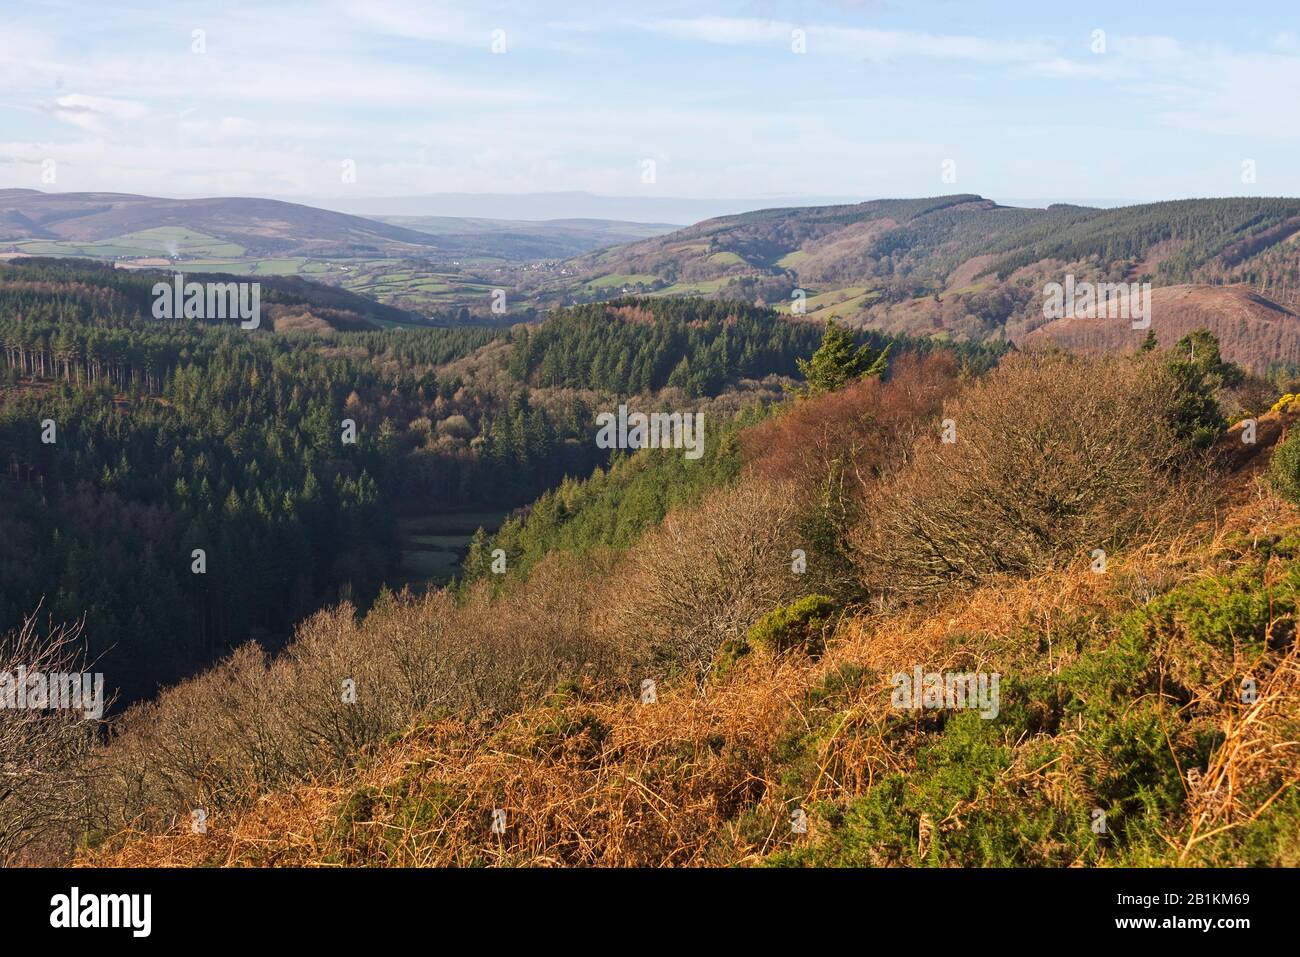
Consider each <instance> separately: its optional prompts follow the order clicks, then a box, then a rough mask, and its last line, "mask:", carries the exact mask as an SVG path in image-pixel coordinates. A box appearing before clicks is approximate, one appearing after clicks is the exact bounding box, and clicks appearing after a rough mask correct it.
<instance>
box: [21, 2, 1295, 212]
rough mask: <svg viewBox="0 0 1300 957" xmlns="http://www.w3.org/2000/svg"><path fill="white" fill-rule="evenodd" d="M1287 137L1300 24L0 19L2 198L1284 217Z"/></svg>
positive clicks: (985, 18) (796, 17)
mask: <svg viewBox="0 0 1300 957" xmlns="http://www.w3.org/2000/svg"><path fill="white" fill-rule="evenodd" d="M196 31H198V32H196ZM1298 120H1300V4H1297V3H1296V2H1295V0H1288V2H1276V3H1251V2H1236V3H1232V4H1223V3H1220V2H1216V3H1209V2H1195V0H1191V2H1167V0H1145V2H1140V3H1139V2H1134V0H1128V2H1124V3H1112V2H1099V3H1088V4H1081V3H1064V2H1061V3H1056V2H1051V0H1038V2H1033V3H1029V2H1025V3H1022V2H1018V0H1007V2H997V3H984V2H959V0H879V2H871V0H859V2H851V0H845V2H825V3H817V2H797V3H775V2H764V0H756V2H719V0H693V2H684V3H676V2H650V0H646V2H638V3H621V2H600V3H593V2H582V3H576V2H552V3H542V2H537V3H504V2H500V3H499V2H492V0H480V2H474V3H436V2H428V3H419V2H412V0H318V2H312V3H298V2H288V3H281V2H276V0H258V2H255V3H242V2H221V0H213V2H207V3H185V2H178V3H168V4H162V3H155V4H143V3H135V2H132V0H114V2H111V3H106V2H104V0H94V2H89V3H80V2H64V0H41V2H40V3H30V2H17V0H0V188H5V187H28V188H34V189H44V190H58V191H83V190H103V191H115V192H134V193H146V194H149V195H160V196H177V197H192V196H214V195H248V196H267V197H274V198H280V199H290V200H296V201H308V202H316V203H319V204H321V205H331V206H333V207H335V208H348V209H349V210H350V211H362V210H364V209H365V208H367V207H368V206H369V207H377V206H381V205H382V206H383V207H384V209H383V210H379V209H375V210H373V211H376V212H379V211H385V212H390V213H393V212H402V211H410V212H436V211H438V210H437V209H433V208H426V207H427V206H428V204H429V203H432V202H433V201H432V200H431V199H430V197H432V196H434V195H439V194H463V193H469V194H494V195H495V196H496V201H494V203H493V204H490V203H489V202H488V200H487V198H486V197H484V199H483V201H482V203H483V208H484V209H485V210H487V209H488V208H489V207H490V209H491V212H490V213H489V212H485V213H484V215H509V214H510V210H511V204H510V202H509V197H508V196H507V197H506V199H505V200H502V197H501V194H532V193H565V192H573V191H579V192H584V193H589V194H595V195H596V196H598V197H624V198H631V199H639V200H642V201H644V202H643V203H642V204H641V206H636V205H634V206H632V207H629V208H632V209H640V208H641V207H642V206H643V207H644V208H645V210H646V211H647V215H649V213H650V212H652V211H653V210H654V209H655V205H654V204H655V203H656V202H658V203H661V204H662V203H664V202H667V201H668V200H669V199H679V200H689V201H692V202H694V203H695V205H696V206H698V207H699V208H700V209H705V208H707V207H709V206H710V204H713V205H720V206H727V205H728V204H730V205H731V206H735V205H741V206H745V205H765V204H766V205H776V204H779V203H782V202H800V201H808V200H812V199H827V198H839V199H846V200H847V199H870V198H879V197H902V196H935V195H943V194H950V193H958V192H960V193H979V194H981V195H983V196H987V197H990V198H994V199H998V200H1000V201H1004V202H1026V203H1028V202H1048V201H1063V200H1064V201H1078V202H1097V203H1105V204H1112V203H1117V202H1125V201H1151V200H1160V199H1174V198H1185V197H1194V196H1238V195H1267V196H1278V195H1290V196H1296V195H1300V162H1297V159H1298V158H1300V157H1298V155H1297V150H1298V148H1300V122H1298ZM381 200H383V201H384V202H383V203H381V202H380V201H381ZM422 203H423V204H424V205H422ZM434 205H435V206H436V205H437V204H436V203H434ZM461 205H462V206H464V207H465V209H467V210H468V212H463V211H461V210H460V207H458V208H457V213H458V214H460V215H466V214H472V213H473V211H474V202H473V201H472V200H470V201H468V203H462V204H461ZM525 205H526V204H523V203H522V200H521V203H520V205H519V208H520V209H523V208H524V206H525ZM553 205H554V206H555V208H556V210H562V209H563V208H564V207H565V203H564V202H557V203H555V204H553ZM390 207H391V208H390ZM534 207H536V208H538V209H541V208H542V207H537V204H536V203H534V204H533V206H530V207H528V208H529V209H532V208H534ZM598 207H599V204H597V205H596V206H593V207H592V208H593V209H597V208H598ZM584 208H585V207H584ZM727 211H730V209H728V210H727ZM559 214H560V215H562V214H563V213H562V212H561V213H559ZM584 214H585V213H584ZM642 218H646V217H642ZM668 221H673V220H671V219H669V220H668Z"/></svg>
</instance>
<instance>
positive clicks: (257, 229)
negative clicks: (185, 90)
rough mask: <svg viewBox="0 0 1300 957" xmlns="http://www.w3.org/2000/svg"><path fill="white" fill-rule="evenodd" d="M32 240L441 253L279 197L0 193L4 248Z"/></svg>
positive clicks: (231, 251)
mask: <svg viewBox="0 0 1300 957" xmlns="http://www.w3.org/2000/svg"><path fill="white" fill-rule="evenodd" d="M33 241H44V242H47V243H61V244H70V245H74V246H80V247H82V248H83V249H84V250H85V252H86V253H87V254H88V255H94V254H95V253H96V252H97V251H98V252H99V253H100V254H101V255H102V256H104V257H114V256H119V255H120V256H130V255H132V254H139V253H144V254H146V255H148V254H153V255H158V254H163V255H168V254H170V256H171V258H177V257H179V256H181V255H183V254H185V253H198V254H207V255H212V256H228V255H235V256H239V255H247V256H356V255H360V254H368V255H375V254H378V253H384V254H387V255H419V254H421V253H428V252H430V251H431V249H432V248H436V242H435V241H434V240H433V239H432V238H431V237H430V236H429V235H428V234H427V233H420V232H416V231H415V230H410V229H404V228H402V227H400V226H393V225H390V224H388V223H379V222H375V221H373V220H368V219H363V218H361V217H360V216H350V215H347V214H345V213H335V212H330V211H329V210H324V209H316V208H315V207H312V206H300V205H298V204H297V203H285V202H280V201H278V200H272V199H250V198H215V199H161V198H158V197H152V196H136V195H132V194H129V193H43V192H41V191H39V190H33V189H5V190H0V244H4V245H15V246H16V245H18V244H21V243H30V242H33ZM86 247H91V248H86ZM94 247H98V250H96V249H95V248H94ZM214 247H216V248H214ZM34 251H36V252H55V251H60V250H55V249H52V250H45V249H37V250H34Z"/></svg>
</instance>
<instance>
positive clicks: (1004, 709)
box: [87, 470, 1300, 866]
mask: <svg viewBox="0 0 1300 957" xmlns="http://www.w3.org/2000/svg"><path fill="white" fill-rule="evenodd" d="M1228 493H1229V495H1228V497H1229V500H1230V501H1229V503H1228V505H1227V507H1226V508H1225V510H1224V511H1223V513H1222V514H1221V516H1220V518H1219V520H1218V521H1217V522H1215V523H1212V524H1207V525H1206V526H1203V527H1202V528H1201V529H1199V531H1198V533H1197V534H1196V535H1195V536H1191V537H1188V538H1187V539H1186V540H1184V541H1181V542H1179V543H1178V544H1176V545H1175V546H1172V547H1166V548H1162V549H1159V550H1156V549H1148V550H1145V551H1142V552H1137V553H1133V554H1125V555H1113V556H1111V558H1110V563H1109V567H1108V570H1107V572H1106V573H1105V574H1104V575H1098V574H1094V573H1092V572H1091V571H1089V569H1088V568H1087V566H1086V564H1080V565H1078V566H1076V567H1074V568H1070V569H1066V570H1063V571H1059V572H1054V573H1050V574H1047V575H1043V576H1041V577H1039V578H1036V579H1033V580H1028V581H1023V580H1020V581H1017V580H1010V581H1007V582H1004V583H1001V584H999V585H997V586H991V587H985V588H983V589H980V590H979V591H976V592H974V593H972V594H969V595H957V596H953V597H951V598H950V599H947V600H945V601H943V602H941V603H939V604H937V605H935V606H930V607H927V608H923V609H915V610H911V611H905V612H901V613H896V614H891V615H888V616H880V617H873V616H870V615H865V614H858V615H850V616H847V617H846V618H845V619H844V620H843V621H841V622H840V624H839V626H838V629H837V631H836V634H835V638H834V639H833V640H832V642H831V643H830V646H829V649H828V651H827V653H826V654H825V655H824V656H823V657H821V658H820V659H816V660H814V659H811V658H808V657H806V656H803V655H799V654H795V655H787V656H784V657H782V658H779V659H773V658H769V657H765V656H762V655H751V656H749V658H747V659H745V660H744V661H743V662H742V663H741V664H740V665H739V666H738V667H737V668H736V669H734V670H733V671H732V672H731V673H729V674H728V675H727V676H725V677H722V678H719V679H717V680H715V681H714V682H713V683H712V684H711V686H710V687H709V689H708V693H707V694H706V695H704V696H700V695H698V694H697V693H696V692H695V690H694V689H693V688H692V687H680V688H676V687H661V688H660V690H659V696H658V702H657V703H656V704H654V705H652V706H646V705H642V704H640V702H639V701H638V700H635V699H633V698H631V697H630V696H626V695H623V696H616V697H615V696H610V695H608V694H606V693H603V691H602V689H600V688H594V687H570V688H564V689H561V690H558V691H557V692H556V694H555V695H553V696H552V698H551V700H550V701H548V702H547V703H546V704H545V705H543V706H540V707H536V708H532V709H530V710H527V711H525V712H523V713H521V714H519V715H516V716H514V717H511V718H508V719H507V720H506V721H505V722H504V723H503V724H502V725H500V726H494V727H484V726H478V725H473V724H467V723H464V722H462V721H460V720H457V719H454V718H444V719H440V720H433V721H431V722H430V723H428V724H426V725H423V726H421V727H418V728H415V729H413V730H412V731H411V732H410V733H408V734H407V735H406V736H405V737H404V738H402V739H401V740H399V741H394V742H391V743H390V745H389V746H387V747H384V748H382V749H379V750H378V751H377V752H376V753H374V754H371V755H368V756H366V757H364V758H363V759H362V760H361V762H360V764H359V767H358V768H357V769H356V770H355V771H351V772H348V773H345V774H343V775H341V776H339V777H337V778H335V779H332V780H328V781H322V782H316V783H313V784H311V785H308V786H302V787H297V788H293V789H290V790H288V791H285V792H282V793H277V794H273V795H271V796H269V797H267V798H265V799H263V800H261V801H259V802H258V803H256V804H255V805H253V806H251V807H250V809H249V810H248V811H246V812H244V813H243V814H242V815H239V816H236V817H234V818H233V819H217V820H212V819H210V820H209V831H208V833H207V834H206V835H193V834H190V833H189V832H188V829H187V828H184V827H182V828H180V829H178V830H177V831H176V832H173V833H166V834H156V835H151V836H139V837H136V838H133V839H130V840H128V841H126V842H125V844H123V843H122V842H121V841H116V842H113V844H112V848H113V849H111V850H110V849H108V848H105V849H104V850H101V851H100V852H98V853H96V854H95V855H93V856H92V857H88V858H87V860H88V861H93V862H94V863H97V864H121V865H197V864H262V865H266V864H305V865H311V864H337V863H348V864H361V863H366V864H391V865H430V864H451V863H456V864H605V865H685V864H718V865H726V864H786V865H790V864H793V865H800V864H897V865H992V864H1005V865H1051V866H1065V865H1070V864H1100V865H1125V864H1128V865H1151V864H1168V863H1177V862H1182V863H1198V864H1283V865H1290V866H1295V865H1297V864H1300V789H1298V788H1297V777H1298V774H1300V771H1298V769H1300V743H1298V742H1300V719H1298V718H1297V715H1300V662H1298V661H1297V658H1296V645H1295V642H1294V640H1293V639H1294V622H1295V616H1296V603H1297V600H1298V598H1300V514H1297V512H1296V510H1295V509H1293V508H1291V507H1289V506H1286V505H1284V504H1282V503H1281V502H1280V501H1279V500H1277V499H1275V498H1274V497H1272V495H1271V494H1270V493H1268V492H1266V491H1265V490H1264V489H1263V488H1262V487H1261V486H1259V485H1258V484H1257V483H1256V482H1255V480H1254V478H1253V476H1252V475H1251V473H1250V472H1249V471H1248V470H1247V471H1244V472H1241V473H1239V474H1238V475H1237V476H1236V477H1235V479H1234V480H1233V484H1232V487H1231V488H1230V489H1228ZM379 626H381V623H376V625H375V627H379ZM1288 648H1289V652H1288V650H1287V649H1288ZM915 664H922V665H923V666H925V668H926V670H949V669H953V670H963V671H965V670H975V669H976V668H977V667H978V668H980V669H982V670H984V671H990V672H992V671H996V672H998V673H1000V674H1001V675H1002V676H1003V677H1002V685H1001V710H1000V713H999V715H998V717H997V718H996V719H995V720H992V721H981V720H980V719H979V718H978V717H977V716H975V715H974V714H973V713H971V712H900V711H897V710H894V709H892V708H891V707H890V704H889V695H890V684H889V676H890V675H892V674H893V673H895V672H897V671H910V669H911V668H912V667H913V666H914V665H915ZM1245 675H1249V676H1252V677H1253V678H1254V679H1255V680H1256V681H1257V684H1258V691H1259V695H1258V701H1257V702H1256V703H1254V704H1250V705H1244V704H1242V703H1241V702H1240V700H1239V695H1238V694H1237V692H1236V689H1237V687H1238V684H1239V682H1240V680H1241V678H1242V676H1245ZM494 807H501V808H505V809H506V812H507V820H508V828H507V832H506V834H505V835H504V836H501V837H498V836H495V835H493V834H491V833H490V828H489V820H490V815H491V811H492V809H493V808H494ZM796 807H799V808H803V809H805V810H806V812H807V814H808V820H809V827H808V833H807V834H806V835H795V834H792V833H791V828H790V826H789V819H790V814H791V812H792V810H793V809H794V808H796ZM1095 808H1101V809H1102V810H1103V811H1104V813H1105V814H1106V823H1107V828H1106V831H1105V833H1103V834H1098V833H1095V832H1094V830H1093V828H1092V827H1091V822H1092V820H1093V814H1094V809H1095Z"/></svg>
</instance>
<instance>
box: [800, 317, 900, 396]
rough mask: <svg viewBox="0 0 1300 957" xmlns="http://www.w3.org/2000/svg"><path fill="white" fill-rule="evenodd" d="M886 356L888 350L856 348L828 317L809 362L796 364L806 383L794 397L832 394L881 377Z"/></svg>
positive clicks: (846, 333) (848, 335) (832, 319)
mask: <svg viewBox="0 0 1300 957" xmlns="http://www.w3.org/2000/svg"><path fill="white" fill-rule="evenodd" d="M888 354H889V346H885V347H884V348H883V349H880V350H879V351H877V350H875V349H872V348H871V347H870V346H866V345H864V346H856V343H855V342H854V339H853V336H852V335H851V334H850V333H849V332H847V331H846V330H844V329H841V328H840V327H839V326H837V325H836V324H835V317H834V316H832V317H831V318H830V319H828V320H826V333H825V334H824V335H823V336H822V344H821V345H820V346H819V347H818V349H817V351H816V352H814V353H813V354H812V358H811V359H800V360H798V364H799V371H800V372H802V373H803V377H804V380H805V383H806V384H805V385H804V386H802V387H801V388H799V389H798V390H797V391H798V394H800V395H804V396H808V395H817V394H819V393H822V392H834V391H835V390H836V389H842V388H844V386H846V385H848V384H849V383H850V382H855V381H857V380H858V379H865V378H866V377H868V376H873V375H883V374H884V371H885V357H886V356H887V355H888Z"/></svg>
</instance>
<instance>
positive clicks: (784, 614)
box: [748, 595, 836, 654]
mask: <svg viewBox="0 0 1300 957" xmlns="http://www.w3.org/2000/svg"><path fill="white" fill-rule="evenodd" d="M835 610H836V603H835V600H834V599H833V598H830V597H829V596H827V595H805V596H804V597H803V598H800V599H799V600H798V601H796V602H793V603H791V604H789V605H785V606H783V607H781V608H775V609H773V610H772V611H769V612H768V613H767V614H766V615H764V616H763V617H762V618H760V619H759V620H758V621H757V622H755V623H754V626H753V627H752V628H750V629H749V635H748V639H749V643H750V644H751V645H754V646H755V647H758V648H762V649H765V650H767V651H769V652H773V653H777V654H779V653H780V652H783V651H788V650H790V649H792V648H802V649H803V650H804V651H807V652H809V653H810V654H820V653H821V651H822V650H823V649H824V648H825V639H824V635H825V631H826V626H827V625H828V624H829V623H830V620H831V617H832V616H833V615H834V614H835Z"/></svg>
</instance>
